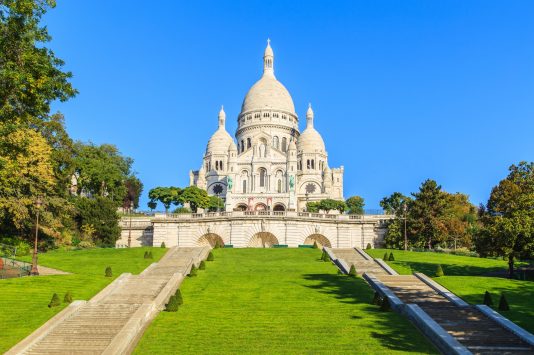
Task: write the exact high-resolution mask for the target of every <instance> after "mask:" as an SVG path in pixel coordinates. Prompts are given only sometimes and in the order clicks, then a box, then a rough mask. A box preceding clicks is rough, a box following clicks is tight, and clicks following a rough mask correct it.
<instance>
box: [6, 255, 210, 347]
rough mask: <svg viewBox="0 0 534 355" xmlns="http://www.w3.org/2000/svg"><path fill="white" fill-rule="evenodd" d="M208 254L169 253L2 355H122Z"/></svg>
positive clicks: (110, 286)
mask: <svg viewBox="0 0 534 355" xmlns="http://www.w3.org/2000/svg"><path fill="white" fill-rule="evenodd" d="M208 253H209V248H172V249H170V250H169V251H168V252H167V254H166V255H165V256H164V257H163V258H162V259H161V260H160V261H159V262H158V263H155V264H152V265H151V266H149V267H148V268H147V269H145V271H143V273H142V274H140V275H131V274H123V275H121V276H120V277H119V278H118V279H116V280H115V281H114V282H113V283H112V284H110V285H109V286H108V287H106V288H105V289H104V290H102V291H101V292H100V293H99V294H98V295H96V296H95V297H93V299H91V300H90V301H89V302H86V303H84V302H75V303H74V305H71V307H68V308H67V309H65V310H64V311H62V312H61V313H60V314H58V315H57V316H56V317H54V318H53V319H51V320H50V321H49V322H47V323H46V324H45V325H43V326H42V327H41V328H39V329H38V330H37V331H35V332H34V333H33V334H32V335H30V336H29V337H28V338H26V339H25V340H23V341H22V342H21V343H19V344H18V345H17V346H15V347H14V348H12V349H11V350H10V351H8V352H7V354H125V353H129V352H130V351H131V350H132V349H133V347H134V345H135V343H136V341H137V340H138V339H139V338H140V337H141V335H142V333H143V332H144V329H145V328H146V326H148V324H149V323H150V322H151V320H152V319H153V318H154V317H155V316H156V314H157V313H158V312H159V311H160V310H161V309H162V308H163V306H164V304H165V303H166V302H167V301H168V298H169V297H170V295H172V294H173V293H174V291H175V290H176V288H178V287H179V285H180V283H181V281H182V280H183V277H184V276H185V275H187V274H188V273H189V271H190V269H191V265H192V264H193V263H194V264H197V265H198V264H199V263H200V261H201V260H203V259H205V258H206V257H207V254H208Z"/></svg>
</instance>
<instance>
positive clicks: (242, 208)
mask: <svg viewBox="0 0 534 355" xmlns="http://www.w3.org/2000/svg"><path fill="white" fill-rule="evenodd" d="M234 210H235V211H246V210H248V206H247V205H246V204H244V203H240V204H238V205H237V206H236V207H235V209H234Z"/></svg>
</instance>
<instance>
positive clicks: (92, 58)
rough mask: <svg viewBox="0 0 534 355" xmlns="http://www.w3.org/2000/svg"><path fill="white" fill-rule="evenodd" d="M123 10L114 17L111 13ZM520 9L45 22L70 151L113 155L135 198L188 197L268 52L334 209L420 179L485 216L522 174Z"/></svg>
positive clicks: (104, 5) (440, 5) (526, 76)
mask: <svg viewBox="0 0 534 355" xmlns="http://www.w3.org/2000/svg"><path fill="white" fill-rule="evenodd" d="M126 4H128V6H125V5H126ZM533 18H534V2H533V1H490V0H481V1H465V0H461V1H460V0H459V1H426V0H425V1H423V0H421V1H408V0H403V1H396V0H395V1H306V2H304V1H294V2H289V1H274V0H271V1H231V2H230V1H187V2H186V1H163V0H160V1H151V2H148V3H147V2H146V1H142V2H141V1H138V0H131V1H128V2H123V1H109V0H107V1H104V0H92V1H67V0H58V6H57V7H56V9H54V10H52V11H51V12H49V13H48V14H47V15H46V17H45V23H46V25H47V26H48V28H49V31H50V33H51V35H52V36H53V42H52V44H51V47H52V48H53V50H54V51H55V52H56V54H57V55H58V56H59V57H61V58H62V59H64V60H65V61H66V69H68V70H70V71H72V72H73V74H74V78H73V80H72V81H73V84H74V85H75V87H76V88H77V89H78V90H79V91H80V94H79V95H78V96H77V97H76V98H74V99H72V100H71V101H69V102H67V103H59V104H56V105H54V109H56V110H60V111H61V112H63V113H64V114H65V117H66V121H67V128H68V131H69V132H70V134H71V135H72V137H74V138H75V139H79V140H83V141H89V140H90V141H92V142H94V143H105V142H106V143H113V144H116V145H117V146H118V147H119V149H120V150H121V151H122V153H124V154H126V155H128V156H131V157H132V158H134V159H135V170H136V171H137V172H138V175H139V177H140V178H141V180H142V181H143V183H144V185H145V191H144V194H143V199H142V203H143V206H142V207H144V208H146V202H147V198H146V194H147V192H148V190H149V189H150V188H152V187H155V186H168V185H175V186H186V185H187V184H188V182H189V180H188V172H189V170H190V169H198V168H199V167H200V164H201V161H202V155H203V153H204V150H205V146H206V143H207V141H208V139H209V137H210V136H211V134H212V133H213V132H214V131H215V130H216V128H217V113H218V111H219V108H220V106H221V104H224V107H225V110H226V113H227V117H228V118H227V130H228V131H229V132H230V134H231V135H233V134H234V132H235V128H236V120H237V115H238V114H239V111H240V107H241V103H242V100H243V98H244V96H245V94H246V92H247V91H248V89H249V88H250V86H251V85H252V84H253V83H254V82H255V81H256V80H257V79H259V77H260V75H261V72H262V55H263V50H264V48H265V44H266V39H267V38H268V37H269V38H271V40H272V42H271V44H272V47H273V49H274V53H275V69H276V75H277V78H278V79H279V80H280V81H281V82H282V83H283V84H284V85H285V86H286V87H287V88H288V90H289V91H290V93H291V94H292V97H293V100H294V102H295V107H296V110H297V114H298V115H299V117H300V118H301V129H303V128H304V124H305V120H304V119H303V118H304V117H305V112H306V108H307V103H308V102H311V103H312V105H313V108H314V111H315V127H316V128H317V129H318V130H319V132H320V133H321V134H322V135H323V138H324V139H325V142H326V148H327V150H328V153H329V159H330V165H331V166H332V167H337V166H339V165H344V166H345V196H346V197H349V196H351V195H360V196H363V197H364V198H365V200H366V205H367V206H366V207H367V208H377V207H378V206H379V204H378V203H379V201H380V199H381V198H382V197H384V196H386V195H389V194H391V193H392V192H394V191H400V192H403V193H405V194H407V193H409V192H413V191H416V190H417V188H418V186H419V185H420V183H421V182H422V181H423V180H425V179H427V178H432V179H435V180H437V181H438V183H440V184H441V185H442V186H443V188H444V189H445V190H446V191H449V192H457V191H459V192H464V193H467V194H468V195H470V197H471V201H472V202H473V203H476V204H478V203H480V202H485V201H486V200H487V198H488V195H489V193H490V191H491V188H492V187H493V186H494V185H495V184H497V183H498V181H499V180H500V179H502V178H503V177H505V176H506V174H507V168H508V166H509V165H510V164H512V163H516V162H519V161H521V160H528V161H532V160H534V159H533V158H534V100H533V98H534V64H533V63H534V46H533V43H534V21H532V19H533Z"/></svg>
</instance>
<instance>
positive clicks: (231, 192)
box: [190, 43, 344, 212]
mask: <svg viewBox="0 0 534 355" xmlns="http://www.w3.org/2000/svg"><path fill="white" fill-rule="evenodd" d="M314 119H315V118H314V112H313V110H312V108H311V105H310V107H308V110H307V112H306V129H305V130H304V131H303V132H302V134H301V133H300V130H299V118H298V116H297V114H296V111H295V106H294V104H293V99H292V98H291V95H290V94H289V92H288V90H287V89H286V88H285V87H284V85H282V83H280V82H279V81H278V80H277V79H276V77H275V75H274V53H273V50H272V48H271V46H270V44H269V43H268V44H267V48H266V49H265V53H264V56H263V75H262V77H261V78H260V80H258V81H257V82H256V83H255V84H254V85H253V86H252V87H251V89H250V90H249V91H248V93H247V95H246V96H245V99H244V100H243V104H242V106H241V113H240V114H239V116H238V117H237V123H238V127H237V130H236V132H235V138H236V140H234V139H233V138H232V137H231V136H230V134H228V132H227V131H226V129H225V124H226V113H225V112H224V109H221V111H220V112H219V127H218V129H217V131H216V132H215V133H214V134H213V136H212V137H211V138H210V140H209V142H208V145H207V147H206V152H205V154H204V158H203V161H202V165H201V168H200V169H199V170H196V171H191V172H190V185H195V186H198V187H200V188H202V189H205V190H206V191H207V192H208V194H210V195H217V196H219V197H221V198H222V199H223V200H224V201H225V210H226V211H227V212H230V211H236V210H240V211H304V210H305V208H306V203H307V202H311V201H319V200H322V199H326V198H331V199H336V200H342V199H343V173H344V168H343V167H340V168H334V169H331V168H330V167H329V164H328V153H327V151H326V148H325V144H324V141H323V138H322V137H321V135H320V134H319V132H318V131H317V130H316V129H315V127H314ZM236 142H237V143H236Z"/></svg>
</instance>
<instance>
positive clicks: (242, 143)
mask: <svg viewBox="0 0 534 355" xmlns="http://www.w3.org/2000/svg"><path fill="white" fill-rule="evenodd" d="M244 151H245V141H241V153H243V152H244Z"/></svg>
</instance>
